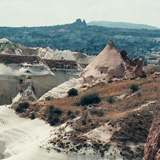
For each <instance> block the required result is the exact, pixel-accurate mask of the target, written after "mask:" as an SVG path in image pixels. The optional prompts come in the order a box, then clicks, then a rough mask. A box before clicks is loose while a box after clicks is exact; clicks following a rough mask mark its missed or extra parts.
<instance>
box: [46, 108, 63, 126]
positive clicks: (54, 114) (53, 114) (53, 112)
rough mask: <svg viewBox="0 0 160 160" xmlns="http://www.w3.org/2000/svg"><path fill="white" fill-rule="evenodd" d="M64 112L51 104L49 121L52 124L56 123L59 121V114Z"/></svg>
mask: <svg viewBox="0 0 160 160" xmlns="http://www.w3.org/2000/svg"><path fill="white" fill-rule="evenodd" d="M61 114H62V110H61V109H60V108H57V107H56V108H55V107H54V106H53V105H50V106H49V115H48V122H49V124H50V125H51V126H54V125H56V124H57V123H59V121H60V119H59V117H58V116H59V115H61Z"/></svg>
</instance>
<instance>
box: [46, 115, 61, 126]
mask: <svg viewBox="0 0 160 160" xmlns="http://www.w3.org/2000/svg"><path fill="white" fill-rule="evenodd" d="M48 121H49V124H50V125H51V126H54V125H56V124H57V123H59V117H58V116H57V115H52V116H51V115H50V116H49V117H48Z"/></svg>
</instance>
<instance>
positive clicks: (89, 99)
mask: <svg viewBox="0 0 160 160" xmlns="http://www.w3.org/2000/svg"><path fill="white" fill-rule="evenodd" d="M100 101H101V98H100V97H99V95H98V94H97V93H93V94H88V95H84V96H83V97H82V98H81V102H80V103H81V105H83V106H84V105H89V104H93V103H99V102H100Z"/></svg>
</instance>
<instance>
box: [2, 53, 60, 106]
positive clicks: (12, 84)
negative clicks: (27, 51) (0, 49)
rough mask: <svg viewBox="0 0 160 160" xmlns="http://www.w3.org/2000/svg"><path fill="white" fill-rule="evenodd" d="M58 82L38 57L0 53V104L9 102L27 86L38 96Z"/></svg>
mask: <svg viewBox="0 0 160 160" xmlns="http://www.w3.org/2000/svg"><path fill="white" fill-rule="evenodd" d="M59 84H60V81H59V79H58V78H57V77H56V76H55V74H54V73H53V72H52V71H51V70H50V69H49V67H48V66H47V64H46V63H45V61H43V60H42V59H40V58H39V57H37V56H15V55H2V54H0V97H1V99H0V104H9V103H11V100H12V98H13V97H15V96H16V95H17V94H18V93H23V92H24V91H25V90H26V89H27V88H28V89H29V88H30V89H29V90H33V92H34V94H35V97H36V98H39V97H40V96H41V95H43V94H44V93H45V92H47V91H48V90H49V89H51V88H53V87H55V86H57V85H59ZM29 92H30V91H29ZM28 96H30V93H29V94H28ZM32 98H33V97H32Z"/></svg>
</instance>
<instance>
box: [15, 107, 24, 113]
mask: <svg viewBox="0 0 160 160" xmlns="http://www.w3.org/2000/svg"><path fill="white" fill-rule="evenodd" d="M15 111H16V112H17V113H22V112H23V111H24V110H23V109H22V108H20V107H16V109H15Z"/></svg>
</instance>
